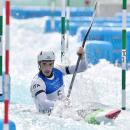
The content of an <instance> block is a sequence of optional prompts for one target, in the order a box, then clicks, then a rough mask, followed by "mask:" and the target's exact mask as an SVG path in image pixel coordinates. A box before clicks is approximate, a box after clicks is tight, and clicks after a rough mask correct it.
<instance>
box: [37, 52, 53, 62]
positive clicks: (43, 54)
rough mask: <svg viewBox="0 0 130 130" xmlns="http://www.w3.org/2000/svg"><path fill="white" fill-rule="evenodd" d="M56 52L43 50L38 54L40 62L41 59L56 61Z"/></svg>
mask: <svg viewBox="0 0 130 130" xmlns="http://www.w3.org/2000/svg"><path fill="white" fill-rule="evenodd" d="M54 60H55V54H54V52H53V51H41V52H40V54H39V55H38V62H40V61H54Z"/></svg>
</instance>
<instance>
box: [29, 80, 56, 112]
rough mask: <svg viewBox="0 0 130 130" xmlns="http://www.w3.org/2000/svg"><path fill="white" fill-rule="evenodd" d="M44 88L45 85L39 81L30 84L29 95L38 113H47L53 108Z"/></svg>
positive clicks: (52, 102)
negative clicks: (33, 100)
mask: <svg viewBox="0 0 130 130" xmlns="http://www.w3.org/2000/svg"><path fill="white" fill-rule="evenodd" d="M45 88H46V86H45V83H44V82H43V81H42V80H40V79H37V80H36V81H33V82H32V85H31V94H32V97H33V98H34V99H35V103H36V106H37V109H38V110H39V112H48V111H50V110H51V109H52V108H53V107H54V101H51V100H48V99H47V96H46V92H45V90H46V89H45Z"/></svg>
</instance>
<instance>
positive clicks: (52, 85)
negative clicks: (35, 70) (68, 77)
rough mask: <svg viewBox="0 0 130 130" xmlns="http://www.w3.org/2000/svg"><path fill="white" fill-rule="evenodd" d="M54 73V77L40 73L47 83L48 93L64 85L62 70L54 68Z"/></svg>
mask: <svg viewBox="0 0 130 130" xmlns="http://www.w3.org/2000/svg"><path fill="white" fill-rule="evenodd" d="M53 75H54V78H53V79H48V78H46V77H45V76H44V75H43V74H42V73H39V74H38V76H39V77H40V78H41V79H42V80H43V81H44V83H45V85H46V94H51V93H53V92H55V91H56V90H58V89H59V88H60V87H62V86H63V73H62V72H61V71H60V70H58V69H56V68H53Z"/></svg>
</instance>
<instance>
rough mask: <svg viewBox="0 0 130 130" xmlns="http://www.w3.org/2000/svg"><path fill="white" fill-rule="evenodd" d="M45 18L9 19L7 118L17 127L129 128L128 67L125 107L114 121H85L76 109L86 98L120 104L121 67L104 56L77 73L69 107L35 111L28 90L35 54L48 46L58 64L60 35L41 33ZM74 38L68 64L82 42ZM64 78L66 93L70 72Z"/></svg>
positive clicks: (34, 69)
mask: <svg viewBox="0 0 130 130" xmlns="http://www.w3.org/2000/svg"><path fill="white" fill-rule="evenodd" d="M45 19H46V18H39V19H28V20H16V19H13V18H12V19H11V45H10V47H11V48H10V51H11V52H10V54H11V56H10V62H11V63H10V75H11V105H10V113H9V118H10V119H11V120H13V121H14V122H15V124H16V127H17V130H119V129H120V130H130V111H129V108H130V81H129V78H128V77H130V71H127V77H126V78H127V80H126V86H127V88H126V92H127V101H126V104H127V110H126V111H122V112H121V114H120V115H119V117H118V118H117V119H116V120H115V122H114V123H113V124H107V125H104V124H101V125H92V124H88V123H86V122H84V120H80V119H79V117H77V115H76V113H75V110H76V109H85V108H86V109H87V107H88V105H87V103H88V102H98V103H102V104H105V105H110V106H113V107H117V108H120V107H121V69H120V68H119V67H117V66H114V65H112V64H110V63H109V62H108V61H105V60H101V61H100V63H99V64H97V65H95V66H93V65H90V68H88V69H87V70H86V71H85V72H83V73H81V74H77V76H76V79H75V82H74V86H73V90H72V94H71V102H72V107H71V108H67V109H65V108H64V109H60V107H56V108H55V109H56V111H55V112H54V114H52V115H51V116H48V115H42V114H39V113H37V111H36V109H35V106H34V103H33V101H32V98H31V94H30V84H31V80H32V78H33V76H34V75H35V74H36V73H37V72H38V65H37V54H38V53H39V52H40V51H41V50H48V49H50V48H51V49H52V50H53V51H54V52H55V53H56V64H60V44H61V35H60V34H59V33H48V34H47V33H44V22H45ZM77 39H78V38H77V37H76V36H74V37H70V44H69V52H68V55H67V57H69V59H68V62H69V64H75V63H76V59H77V55H76V50H77V47H78V46H80V45H81V43H80V42H77V41H78V40H77ZM64 80H65V85H66V87H65V92H66V93H67V91H68V86H69V84H70V81H71V76H66V77H64ZM0 107H1V108H2V110H1V111H0V115H1V116H3V104H2V103H1V104H0ZM62 107H63V106H62ZM59 114H62V117H59Z"/></svg>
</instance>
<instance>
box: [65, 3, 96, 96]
mask: <svg viewBox="0 0 130 130" xmlns="http://www.w3.org/2000/svg"><path fill="white" fill-rule="evenodd" d="M96 8H97V1H96V3H95V7H94V13H93V16H92V21H91V23H90V26H89V29H88V31H87V33H86V35H85V37H84V40H83V43H82V47H83V48H84V46H85V42H86V40H87V37H88V35H89V33H90V30H91V28H92V25H93V22H94V19H95V16H96ZM80 60H81V55H79V57H78V60H77V62H76V67H75V70H74V73H73V76H72V80H71V83H70V86H69V90H68V94H67V98H69V97H70V94H71V91H72V87H73V83H74V80H75V77H76V74H77V70H78V66H79V62H80Z"/></svg>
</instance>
